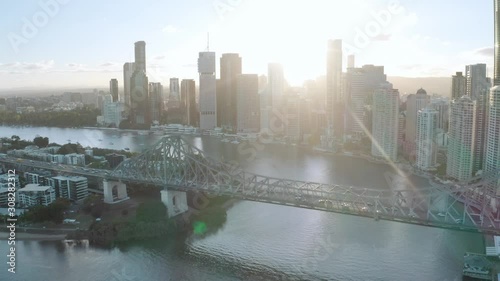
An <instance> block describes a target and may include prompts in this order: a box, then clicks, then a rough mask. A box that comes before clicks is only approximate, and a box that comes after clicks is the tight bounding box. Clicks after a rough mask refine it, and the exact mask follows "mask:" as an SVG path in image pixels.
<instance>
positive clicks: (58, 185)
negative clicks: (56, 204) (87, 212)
mask: <svg viewBox="0 0 500 281" xmlns="http://www.w3.org/2000/svg"><path fill="white" fill-rule="evenodd" d="M49 181H50V185H51V186H52V187H53V188H54V190H55V192H56V195H57V197H58V198H67V199H69V200H72V201H80V200H82V199H85V198H86V197H87V196H88V181H87V178H85V177H64V176H57V177H53V178H51V179H50V180H49Z"/></svg>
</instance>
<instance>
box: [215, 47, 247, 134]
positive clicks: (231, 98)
mask: <svg viewBox="0 0 500 281" xmlns="http://www.w3.org/2000/svg"><path fill="white" fill-rule="evenodd" d="M241 68H242V62H241V57H240V56H239V55H238V54H222V57H221V58H220V92H219V91H218V92H217V117H218V118H219V119H220V126H221V127H222V128H224V129H226V130H228V131H231V132H234V131H235V130H236V119H237V109H236V108H237V98H238V97H237V94H236V77H237V76H238V75H240V74H241V73H242V70H241ZM219 115H220V116H219Z"/></svg>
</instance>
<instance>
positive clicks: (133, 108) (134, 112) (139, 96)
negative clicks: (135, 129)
mask: <svg viewBox="0 0 500 281" xmlns="http://www.w3.org/2000/svg"><path fill="white" fill-rule="evenodd" d="M134 66H135V69H134V73H133V74H132V77H131V78H130V119H131V122H132V123H133V124H139V125H145V126H149V125H150V124H151V114H150V108H151V107H150V102H149V83H148V77H147V76H146V43H145V42H144V41H138V42H135V63H134Z"/></svg>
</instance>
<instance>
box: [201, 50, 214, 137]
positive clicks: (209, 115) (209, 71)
mask: <svg viewBox="0 0 500 281" xmlns="http://www.w3.org/2000/svg"><path fill="white" fill-rule="evenodd" d="M198 73H199V74H200V98H199V99H200V101H199V103H200V129H201V130H211V129H214V128H216V127H217V96H216V82H215V52H200V53H199V57H198Z"/></svg>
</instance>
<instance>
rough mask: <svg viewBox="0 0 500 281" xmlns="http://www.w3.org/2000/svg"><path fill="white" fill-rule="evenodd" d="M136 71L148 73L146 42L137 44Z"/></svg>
mask: <svg viewBox="0 0 500 281" xmlns="http://www.w3.org/2000/svg"><path fill="white" fill-rule="evenodd" d="M135 69H136V70H139V71H143V72H144V73H146V42H144V41H137V42H135Z"/></svg>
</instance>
